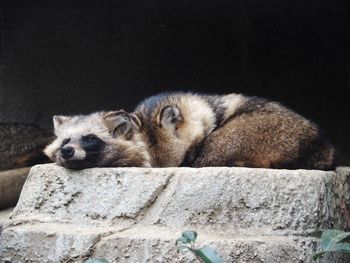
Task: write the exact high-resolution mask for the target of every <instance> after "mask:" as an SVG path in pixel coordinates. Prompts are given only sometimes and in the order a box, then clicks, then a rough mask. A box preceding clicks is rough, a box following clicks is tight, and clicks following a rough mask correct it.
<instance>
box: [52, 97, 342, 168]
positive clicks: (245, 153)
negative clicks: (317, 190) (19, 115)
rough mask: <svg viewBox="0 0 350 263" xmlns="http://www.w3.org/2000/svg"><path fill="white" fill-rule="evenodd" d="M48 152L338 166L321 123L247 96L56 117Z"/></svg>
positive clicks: (60, 158) (95, 159) (72, 160)
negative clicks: (53, 136) (52, 139)
mask: <svg viewBox="0 0 350 263" xmlns="http://www.w3.org/2000/svg"><path fill="white" fill-rule="evenodd" d="M54 127H55V134H56V136H57V139H56V140H55V141H54V142H53V143H52V144H51V145H49V146H48V147H47V149H46V150H45V153H46V154H47V155H48V156H49V157H50V158H51V159H52V160H54V161H55V162H57V163H58V164H60V165H63V166H66V167H69V168H86V167H94V166H144V167H149V166H151V167H169V166H193V167H204V166H246V167H264V168H285V169H299V168H300V169H301V168H303V169H321V170H330V169H334V167H335V150H334V148H333V146H332V145H331V144H330V143H329V142H328V141H327V140H326V139H325V138H324V136H323V135H322V133H321V131H320V130H319V128H318V127H317V126H316V125H315V124H314V123H312V122H310V121H309V120H306V119H305V118H303V117H301V116H300V115H298V114H296V113H295V112H293V111H291V110H289V109H287V108H285V107H284V106H282V105H281V104H279V103H276V102H271V101H268V100H265V99H261V98H256V97H246V96H243V95H241V94H229V95H223V96H210V95H201V94H192V93H163V94H159V95H156V96H152V97H150V98H148V99H146V100H144V101H143V102H141V103H140V104H139V105H138V106H137V107H136V109H135V111H134V112H133V113H131V114H129V113H126V112H125V111H117V112H99V113H94V114H90V115H86V116H73V117H63V116H56V117H54Z"/></svg>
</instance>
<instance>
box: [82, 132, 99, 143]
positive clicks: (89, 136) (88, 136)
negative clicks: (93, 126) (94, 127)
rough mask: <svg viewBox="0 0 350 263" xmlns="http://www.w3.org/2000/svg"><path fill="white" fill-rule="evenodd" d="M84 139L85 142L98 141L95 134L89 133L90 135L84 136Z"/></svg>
mask: <svg viewBox="0 0 350 263" xmlns="http://www.w3.org/2000/svg"><path fill="white" fill-rule="evenodd" d="M82 140H83V142H85V143H95V142H97V137H96V136H95V135H93V134H89V135H86V136H83V137H82Z"/></svg>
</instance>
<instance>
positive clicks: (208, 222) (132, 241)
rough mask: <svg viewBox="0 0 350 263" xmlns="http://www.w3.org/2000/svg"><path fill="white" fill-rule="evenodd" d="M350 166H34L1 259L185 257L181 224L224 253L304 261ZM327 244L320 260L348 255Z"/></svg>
mask: <svg viewBox="0 0 350 263" xmlns="http://www.w3.org/2000/svg"><path fill="white" fill-rule="evenodd" d="M349 182H350V169H349V168H339V169H338V170H337V172H323V171H306V170H294V171H289V170H269V169H249V168H225V167H221V168H201V169H193V168H162V169H149V168H94V169H86V170H82V171H72V170H66V169H64V168H61V167H58V166H56V165H53V164H51V165H40V166H36V167H34V168H33V169H32V170H31V172H30V175H29V176H28V179H27V181H26V183H25V185H24V188H23V191H22V194H21V197H20V200H19V202H18V205H17V207H16V208H15V210H14V212H13V213H12V216H11V220H9V221H7V222H6V223H4V227H3V231H2V234H1V236H0V262H83V261H84V260H85V259H87V258H89V257H104V258H106V259H107V260H108V261H109V262H118V263H119V262H194V258H193V257H191V256H190V255H179V254H177V252H176V249H175V246H174V244H175V240H176V239H177V238H178V237H179V236H180V234H181V232H182V231H184V230H187V229H192V230H196V231H197V232H198V233H199V239H198V242H197V243H198V245H199V246H200V245H204V244H206V245H209V246H212V247H214V248H216V249H217V251H218V252H219V254H220V255H221V256H222V258H223V260H224V262H312V260H311V256H312V255H313V254H314V253H315V252H316V251H317V249H318V241H319V239H318V237H319V236H320V233H321V231H323V230H325V229H328V228H339V227H341V226H342V219H341V218H342V216H341V214H340V209H339V202H340V198H344V199H345V200H346V201H347V202H348V201H349ZM348 260H350V259H349V258H346V257H345V256H344V255H338V254H330V255H327V257H325V258H324V259H323V262H344V263H345V262H349V261H348Z"/></svg>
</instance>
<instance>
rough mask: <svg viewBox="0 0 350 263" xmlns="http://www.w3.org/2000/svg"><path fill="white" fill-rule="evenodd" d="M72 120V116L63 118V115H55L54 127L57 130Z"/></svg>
mask: <svg viewBox="0 0 350 263" xmlns="http://www.w3.org/2000/svg"><path fill="white" fill-rule="evenodd" d="M70 119H72V117H70V116H63V115H54V116H53V117H52V121H53V127H54V129H55V130H56V129H57V128H58V127H60V126H61V125H62V124H63V123H65V122H67V121H69V120H70Z"/></svg>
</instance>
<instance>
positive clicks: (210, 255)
mask: <svg viewBox="0 0 350 263" xmlns="http://www.w3.org/2000/svg"><path fill="white" fill-rule="evenodd" d="M196 239H197V233H196V232H195V231H185V232H183V233H182V235H181V237H180V238H178V239H177V240H176V248H177V252H182V253H184V252H188V251H189V252H192V253H193V254H194V255H195V256H196V258H197V259H198V261H199V262H204V263H222V260H221V258H220V256H219V255H218V254H217V252H216V251H215V250H214V249H212V248H211V247H208V246H203V247H201V248H198V249H197V248H195V245H194V243H195V241H196Z"/></svg>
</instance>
